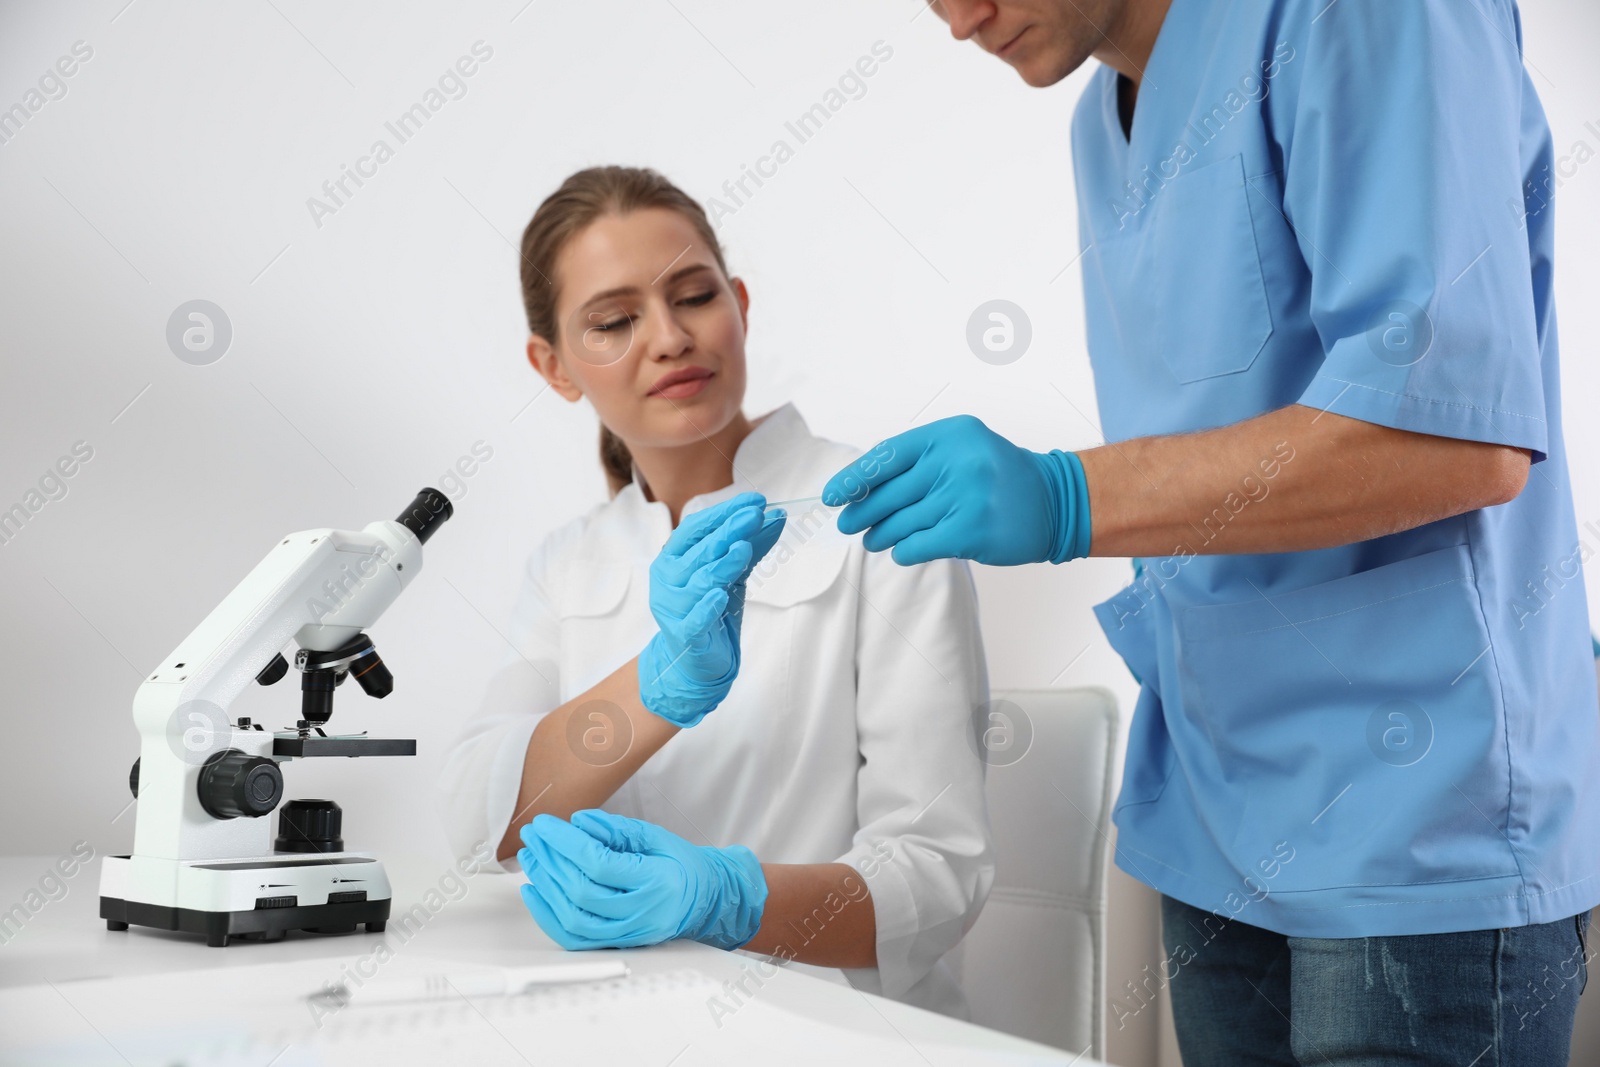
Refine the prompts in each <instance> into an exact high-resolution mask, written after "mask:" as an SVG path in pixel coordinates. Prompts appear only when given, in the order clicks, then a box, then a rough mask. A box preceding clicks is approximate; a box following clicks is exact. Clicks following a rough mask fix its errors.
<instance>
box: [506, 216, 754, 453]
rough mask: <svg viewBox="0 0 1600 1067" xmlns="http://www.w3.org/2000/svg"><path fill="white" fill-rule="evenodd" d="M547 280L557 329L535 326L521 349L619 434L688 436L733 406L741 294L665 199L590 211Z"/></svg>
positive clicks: (670, 442)
mask: <svg viewBox="0 0 1600 1067" xmlns="http://www.w3.org/2000/svg"><path fill="white" fill-rule="evenodd" d="M553 280H554V282H555V283H556V286H557V289H558V300H557V305H556V314H557V321H558V322H559V323H560V324H561V325H560V336H559V337H557V338H553V339H551V338H541V337H534V338H533V339H532V340H530V341H529V343H528V357H529V359H531V360H532V361H533V364H534V366H535V367H536V368H537V369H538V370H539V373H541V374H543V375H544V376H545V378H546V379H548V380H549V381H550V385H551V387H552V388H553V389H555V390H556V391H557V392H559V393H560V394H561V395H562V396H564V397H566V398H567V399H568V400H577V399H578V398H579V397H580V396H586V397H588V398H589V402H590V403H591V404H593V405H594V409H595V411H596V412H597V413H598V414H599V416H600V420H601V421H602V422H604V423H605V424H606V425H607V426H609V427H610V428H611V431H612V432H613V433H615V434H616V435H617V436H618V437H620V438H622V440H623V442H624V443H625V444H628V445H629V446H643V447H653V448H671V447H676V446H679V445H685V444H691V443H694V442H697V441H699V440H701V439H702V438H704V437H709V436H711V435H713V434H715V433H717V432H718V431H719V430H721V429H723V428H724V427H725V426H727V425H728V424H729V423H730V422H731V421H732V420H733V419H734V417H735V416H737V415H738V413H739V410H740V407H741V405H742V404H743V403H744V389H745V365H744V338H745V324H746V311H747V310H748V308H749V296H748V294H747V293H746V292H745V288H744V283H743V282H741V281H739V280H738V279H737V278H734V279H729V278H726V277H724V276H723V273H722V271H721V269H720V268H718V266H717V261H716V258H715V256H713V255H712V253H711V250H710V248H708V247H707V246H706V243H705V241H704V240H703V239H702V238H701V237H700V235H699V232H698V231H697V230H696V229H695V228H694V226H693V225H692V224H691V223H690V222H689V220H688V219H686V218H684V217H683V216H682V215H680V214H679V213H678V212H676V211H672V210H669V209H666V208H645V209H641V210H639V211H633V212H629V213H628V214H626V215H605V216H603V217H601V218H599V219H596V220H595V221H594V222H593V223H591V224H590V225H589V226H587V227H586V228H584V229H583V230H582V231H580V232H579V233H578V235H577V236H576V237H574V238H572V239H571V240H569V241H568V242H567V244H566V247H565V248H563V249H562V250H561V253H560V255H559V256H557V258H556V271H555V277H554V279H553Z"/></svg>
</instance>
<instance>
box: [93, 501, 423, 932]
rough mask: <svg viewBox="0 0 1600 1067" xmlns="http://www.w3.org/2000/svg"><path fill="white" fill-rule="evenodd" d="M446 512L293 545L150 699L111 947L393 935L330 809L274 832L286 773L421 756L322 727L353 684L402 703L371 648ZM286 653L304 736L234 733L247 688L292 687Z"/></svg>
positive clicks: (185, 654) (174, 661)
mask: <svg viewBox="0 0 1600 1067" xmlns="http://www.w3.org/2000/svg"><path fill="white" fill-rule="evenodd" d="M452 511H453V509H452V507H451V504H450V501H449V499H448V498H447V497H446V496H445V495H444V494H443V493H441V492H439V491H438V490H437V489H424V490H422V491H421V492H420V493H418V494H417V496H416V499H415V500H413V501H412V502H411V504H410V506H408V507H407V508H406V510H405V511H404V512H403V513H402V514H401V515H400V517H399V518H398V519H395V520H394V521H392V522H390V521H380V522H374V523H371V524H369V525H368V526H367V527H366V528H365V529H363V530H361V531H359V532H355V531H346V530H327V529H322V530H306V531H303V532H301V533H295V534H290V535H289V536H288V537H285V538H284V539H283V540H282V541H280V542H278V544H277V545H275V546H273V548H272V550H271V551H270V552H268V553H267V555H266V558H265V559H263V560H262V561H261V562H260V563H259V564H257V565H256V567H255V569H254V570H252V571H251V572H250V573H249V574H248V575H246V576H245V579H244V580H243V581H242V582H240V583H239V584H238V586H236V587H235V588H234V590H233V592H231V593H229V594H228V595H227V597H225V598H224V599H223V601H222V603H220V604H218V605H217V607H216V609H215V610H214V611H212V612H211V614H210V615H208V616H206V618H205V620H204V621H202V622H201V623H200V625H199V626H197V627H195V629H194V632H193V633H191V634H189V636H188V637H186V638H184V640H183V642H182V643H181V644H180V645H178V647H177V649H175V650H174V651H173V653H172V654H171V655H170V656H168V657H167V658H166V659H165V660H163V661H162V662H161V665H160V666H159V667H157V668H156V670H155V671H154V673H152V674H151V675H150V676H149V677H148V678H146V679H145V680H144V681H143V682H142V683H140V685H139V689H138V691H137V692H136V693H135V695H134V699H133V721H134V725H135V726H137V727H138V729H139V737H140V744H139V758H138V759H137V760H136V761H135V762H134V765H133V771H132V773H131V774H130V776H129V781H128V784H129V787H130V788H131V789H132V791H133V795H134V797H135V798H137V802H138V805H139V807H138V823H137V826H136V828H135V831H134V845H133V854H132V855H131V856H107V857H105V858H104V859H103V860H102V861H101V868H100V917H101V918H102V919H104V920H105V921H106V928H107V929H109V930H126V929H128V926H129V925H130V924H134V925H138V926H150V927H155V928H157V929H162V930H179V931H185V932H189V933H197V934H204V935H205V936H206V943H207V944H208V945H211V946H213V947H224V946H226V945H227V944H228V940H229V938H245V939H254V940H262V941H278V940H281V939H282V938H283V937H284V935H285V934H287V933H288V931H290V930H309V931H312V932H316V933H350V932H353V931H354V930H355V928H356V926H357V925H358V924H362V925H365V927H366V929H367V930H368V931H371V932H376V931H381V930H382V929H383V928H384V925H385V923H386V922H387V921H388V918H389V903H390V893H389V880H388V878H387V876H386V875H385V874H384V870H383V864H382V863H380V862H379V861H378V860H377V859H376V858H374V857H373V856H371V855H370V854H367V853H362V852H346V851H345V850H344V841H343V840H342V838H341V836H340V835H341V817H342V816H341V811H340V808H339V805H338V804H336V803H334V802H333V801H330V800H291V801H289V802H288V803H287V804H285V805H283V808H282V810H281V811H280V812H279V816H278V834H277V836H276V838H274V837H272V836H271V820H270V819H269V816H270V815H271V814H272V812H273V811H275V810H278V805H279V801H281V800H282V799H283V773H282V771H281V770H280V769H279V768H280V765H281V764H283V763H287V762H288V761H290V760H294V759H309V758H311V757H314V756H347V757H351V756H413V755H416V751H417V743H416V741H415V740H399V739H389V738H374V737H368V736H366V735H365V734H364V733H362V734H355V735H338V734H329V733H327V732H326V731H325V730H324V729H323V727H324V726H325V725H326V723H327V722H328V719H329V718H330V716H332V714H333V693H334V689H335V688H336V687H338V686H339V685H340V684H342V683H343V682H344V680H345V678H346V677H347V676H349V677H354V678H355V680H356V682H357V684H358V685H360V687H361V689H362V691H363V692H365V693H366V694H367V695H368V696H373V697H378V698H380V699H381V698H382V697H386V696H388V695H389V693H390V692H391V691H392V690H393V689H394V676H393V675H392V674H390V673H389V669H388V668H387V667H386V666H384V663H383V660H382V658H381V657H379V655H378V652H377V649H376V648H375V647H374V646H373V643H372V639H371V638H370V637H368V636H367V635H366V633H365V632H364V631H366V630H367V628H368V627H370V626H371V625H372V624H373V623H375V622H377V621H378V616H380V615H382V614H383V612H384V610H385V609H386V608H388V607H389V605H390V604H393V603H394V601H395V598H396V597H398V596H399V595H400V592H401V590H403V589H405V587H406V586H407V585H409V584H410V583H411V581H412V580H413V579H414V578H415V577H416V576H417V573H418V572H419V571H421V570H422V546H423V545H424V544H425V543H426V542H427V541H428V539H429V538H430V537H432V536H433V533H434V531H435V530H437V529H438V528H439V525H440V524H441V523H443V522H444V521H445V520H447V519H448V518H450V516H451V513H452ZM291 640H292V641H293V642H294V644H295V646H297V647H296V649H295V652H294V667H295V669H296V670H298V671H299V672H300V699H301V709H300V718H299V720H298V721H297V723H296V724H295V727H294V729H281V730H267V729H265V728H263V727H262V725H261V724H260V723H253V722H251V721H250V720H249V719H248V718H243V717H241V718H239V719H237V720H234V719H232V718H230V716H229V712H228V706H229V705H230V704H232V703H233V701H234V700H235V699H236V698H237V697H238V696H239V694H240V693H241V692H243V691H244V689H245V688H246V687H247V686H249V685H250V684H251V682H256V683H258V684H260V685H272V684H273V683H275V682H277V681H279V680H281V679H282V678H283V677H284V676H285V675H286V674H288V672H289V661H288V660H286V659H285V658H284V656H283V649H284V648H285V646H286V645H288V643H289V642H290V641H291Z"/></svg>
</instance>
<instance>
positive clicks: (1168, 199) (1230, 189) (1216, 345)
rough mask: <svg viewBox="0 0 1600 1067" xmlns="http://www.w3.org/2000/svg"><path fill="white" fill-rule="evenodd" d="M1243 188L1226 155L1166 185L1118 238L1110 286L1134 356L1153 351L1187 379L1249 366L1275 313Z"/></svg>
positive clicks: (1239, 167) (1239, 169) (1147, 360)
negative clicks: (1136, 222) (1144, 214)
mask: <svg viewBox="0 0 1600 1067" xmlns="http://www.w3.org/2000/svg"><path fill="white" fill-rule="evenodd" d="M1249 196H1250V191H1249V185H1248V183H1247V182H1246V181H1245V176H1244V160H1243V157H1241V156H1232V157H1230V158H1228V159H1224V160H1221V161H1219V162H1216V163H1211V164H1208V165H1206V166H1204V167H1201V168H1199V169H1198V170H1193V171H1190V172H1189V173H1187V174H1180V175H1179V176H1178V177H1177V178H1175V179H1173V180H1172V181H1171V182H1169V183H1168V184H1167V185H1165V186H1163V187H1162V188H1161V189H1159V190H1158V191H1157V192H1156V193H1155V194H1154V199H1153V200H1152V201H1151V203H1150V205H1149V207H1148V208H1147V210H1148V211H1149V212H1150V216H1149V218H1148V219H1146V220H1145V221H1144V225H1143V226H1142V227H1139V226H1135V227H1134V228H1133V231H1132V232H1131V233H1130V234H1129V235H1127V236H1126V237H1124V238H1121V239H1119V241H1118V244H1120V245H1122V246H1123V247H1122V250H1121V251H1120V252H1118V253H1116V258H1117V259H1118V260H1120V267H1119V269H1118V273H1119V274H1121V275H1122V277H1121V278H1119V279H1118V281H1119V283H1120V284H1117V285H1113V286H1111V287H1110V292H1111V293H1112V294H1113V299H1115V300H1116V301H1117V302H1118V303H1119V304H1120V305H1121V306H1119V307H1118V308H1117V309H1116V310H1117V318H1118V320H1119V325H1120V326H1121V327H1122V330H1123V337H1124V340H1125V342H1126V346H1127V349H1128V350H1129V352H1130V355H1133V358H1135V359H1139V361H1140V362H1141V363H1142V364H1144V365H1147V366H1152V367H1153V366H1157V365H1158V364H1157V363H1156V362H1155V360H1153V359H1152V358H1151V357H1152V356H1155V357H1158V358H1159V360H1160V363H1164V364H1165V366H1166V369H1167V370H1169V371H1170V372H1171V373H1172V376H1173V377H1174V378H1176V379H1177V380H1178V381H1179V382H1183V383H1185V384H1187V383H1191V382H1198V381H1203V380H1205V379H1207V378H1214V377H1217V376H1218V375H1223V374H1236V373H1239V372H1241V371H1245V370H1248V369H1250V366H1251V365H1252V364H1253V363H1254V362H1255V360H1256V356H1257V355H1259V354H1260V352H1261V350H1262V348H1263V347H1264V346H1265V345H1266V343H1267V338H1268V337H1270V336H1271V335H1272V312H1271V309H1270V307H1269V306H1268V303H1267V288H1266V282H1265V280H1264V279H1263V277H1262V273H1261V258H1260V255H1259V252H1258V250H1257V246H1256V236H1255V224H1254V222H1253V221H1252V220H1251V217H1250V203H1249V199H1248V198H1249ZM1140 350H1142V351H1140ZM1135 353H1137V354H1135Z"/></svg>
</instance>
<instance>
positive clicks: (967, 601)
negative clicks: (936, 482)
mask: <svg viewBox="0 0 1600 1067" xmlns="http://www.w3.org/2000/svg"><path fill="white" fill-rule="evenodd" d="M522 289H523V298H524V303H525V305H526V310H527V316H528V325H529V329H530V332H531V335H532V336H531V339H530V340H529V342H528V358H529V360H530V362H531V363H532V364H533V366H534V368H535V369H536V370H537V371H538V372H539V374H541V375H542V376H543V377H544V378H545V380H546V381H547V382H548V383H549V385H550V388H551V389H552V390H553V391H554V392H555V393H557V394H558V395H560V396H561V397H563V398H564V399H566V400H568V401H572V402H576V401H578V400H579V399H580V398H587V399H588V400H589V402H590V403H591V404H592V405H593V407H594V409H595V411H596V413H597V414H598V415H599V417H600V421H601V423H602V432H601V450H600V451H601V458H602V463H603V466H604V469H605V473H606V476H607V479H608V482H609V483H610V487H611V490H612V499H611V500H610V501H609V502H607V503H605V504H602V505H601V506H599V507H597V508H595V509H594V510H593V511H591V512H590V513H589V514H587V515H585V516H584V517H582V518H580V519H578V520H576V521H574V522H572V523H570V524H569V525H567V526H565V527H562V528H561V529H559V530H557V531H556V532H555V533H553V534H551V535H550V536H549V537H548V538H547V539H546V541H545V542H544V544H543V545H542V546H541V547H540V548H539V549H538V550H537V551H535V552H534V553H533V555H532V556H531V558H530V559H529V562H528V567H527V572H526V576H525V579H524V584H523V588H522V592H521V597H520V600H519V602H518V605H517V608H516V612H515V619H514V624H513V633H512V641H513V643H514V645H515V646H516V654H515V655H512V656H509V657H508V661H507V663H506V664H505V666H504V667H503V668H502V669H501V670H500V671H499V672H498V673H497V675H496V676H495V678H494V679H493V681H492V683H491V685H490V694H489V698H488V699H487V701H486V702H485V706H484V709H483V711H482V712H481V713H480V714H479V716H478V717H477V719H476V721H474V722H473V723H472V724H471V725H470V727H469V729H468V730H467V731H466V733H465V734H464V736H463V738H462V739H461V741H460V742H459V743H458V745H457V747H456V748H455V750H454V751H453V752H452V754H451V756H450V759H449V762H448V766H447V769H446V772H445V781H444V786H445V792H446V794H447V800H446V804H445V809H446V810H447V812H448V813H449V816H448V817H449V820H450V823H451V833H452V837H453V843H454V844H455V846H456V848H457V850H458V852H464V851H466V850H467V849H468V848H469V847H470V845H471V843H472V842H473V841H477V840H487V841H495V842H498V843H499V846H498V856H499V858H500V860H501V861H502V864H504V865H505V866H506V867H507V868H508V869H513V870H514V869H515V867H513V866H512V863H513V861H515V862H517V863H518V864H519V865H520V866H521V868H522V869H523V871H524V872H525V873H526V874H527V877H528V885H526V886H524V887H523V896H524V900H525V901H526V903H527V905H528V908H529V910H530V912H532V914H533V916H534V918H535V919H536V920H537V921H538V922H539V925H540V926H541V927H542V928H543V929H544V930H545V932H546V933H547V934H549V935H550V936H551V937H552V939H554V940H555V941H556V942H557V943H559V944H561V945H563V946H565V947H568V948H585V947H599V946H606V945H639V944H650V943H655V942H659V941H663V940H668V939H671V938H674V937H692V938H694V939H697V940H701V941H704V942H707V943H710V944H715V945H719V946H722V947H726V948H735V947H743V948H746V949H749V950H752V951H756V952H760V953H764V954H768V955H773V956H777V957H780V958H783V959H785V960H790V959H793V960H797V961H799V962H800V963H802V964H814V965H818V966H821V967H829V968H842V969H844V970H845V971H846V976H847V977H848V979H849V980H850V981H851V983H852V984H853V985H855V986H857V987H858V988H861V989H865V990H868V991H872V992H881V993H882V994H884V995H886V996H890V997H894V998H897V999H901V1000H905V1001H907V1002H910V1003H915V1004H919V1005H921V1006H924V1007H929V1008H933V1009H935V1010H940V1011H944V1012H947V1013H950V1014H955V1015H963V1014H964V1013H965V1008H964V1004H963V1001H962V999H961V995H960V991H959V989H958V987H957V986H956V984H955V981H954V979H953V977H952V975H951V974H950V973H949V972H948V971H947V970H946V969H945V968H944V967H943V965H941V964H940V958H941V957H942V956H943V955H944V954H945V953H946V952H947V951H949V950H950V949H951V948H952V947H953V946H954V945H955V944H956V942H957V941H958V940H959V939H960V938H961V936H962V934H963V933H965V931H966V930H967V929H968V928H969V927H970V926H971V925H972V922H973V921H974V920H975V919H976V917H977V914H978V910H979V909H980V907H981V906H982V904H983V901H984V898H985V897H986V895H987V893H988V890H989V886H990V884H991V882H992V880H993V859H992V852H991V844H990V839H989V829H988V822H987V814H986V810H985V807H984V798H983V764H982V761H981V760H980V759H979V757H978V753H977V748H976V746H975V744H974V742H973V740H972V727H971V723H972V718H973V713H974V709H976V708H978V707H979V706H980V705H981V704H982V703H983V702H984V701H985V700H986V699H987V681H986V675H985V666H984V658H983V649H982V644H981V639H980V636H979V633H978V627H977V609H976V602H975V597H974V591H973V587H972V582H971V578H970V575H969V573H968V572H967V570H966V569H965V565H964V564H961V563H958V562H951V561H942V562H939V563H935V564H929V565H925V566H920V567H901V566H898V565H896V564H895V563H894V562H893V561H891V560H890V559H889V558H888V557H887V556H886V555H877V556H874V555H869V554H868V553H867V552H865V551H864V550H863V549H862V547H861V545H860V544H859V542H855V541H850V540H847V539H845V538H843V537H842V536H840V535H839V534H838V533H837V530H836V529H834V528H833V526H832V520H831V515H829V514H828V513H827V512H826V511H825V510H824V509H822V508H820V506H819V505H815V504H813V505H811V506H810V507H809V508H797V509H796V512H795V514H794V515H793V516H792V517H791V518H790V519H789V521H788V523H787V525H784V524H783V522H782V521H781V518H779V517H778V516H779V515H780V514H781V513H777V512H769V513H766V514H764V513H763V508H764V507H765V504H766V500H767V499H771V500H788V499H795V498H802V497H808V496H814V495H815V494H816V493H817V492H818V491H819V489H820V487H821V485H822V483H823V481H824V480H825V479H826V478H827V476H828V475H829V474H831V473H832V472H834V471H835V470H837V469H839V467H840V466H841V465H843V464H844V463H847V462H849V461H850V460H851V459H852V458H854V457H855V456H856V455H857V453H856V452H855V451H854V450H852V449H849V448H846V447H844V446H842V445H838V444H834V443H832V442H829V441H825V440H822V439H820V438H817V437H814V436H812V435H811V433H810V432H809V431H808V430H807V428H806V424H805V422H804V420H803V419H801V417H800V415H799V413H798V412H797V411H796V410H795V409H794V407H793V406H785V407H782V408H779V409H778V410H776V411H774V412H771V413H769V414H767V415H765V416H762V417H760V418H757V419H749V418H747V417H746V416H745V414H744V412H743V410H742V404H743V399H744V391H745V370H746V368H745V337H746V330H747V326H748V319H747V312H748V308H749V293H748V291H747V289H746V288H745V285H744V283H743V282H742V281H740V280H739V279H738V278H734V277H731V276H730V275H729V274H728V271H727V268H726V265H725V263H724V261H723V256H722V252H721V249H720V248H719V246H718V243H717V240H716V237H715V236H714V234H713V232H712V229H711V226H710V223H709V222H708V221H707V219H706V216H705V213H704V212H703V210H702V209H701V207H700V205H699V204H697V203H695V202H694V201H693V200H692V199H690V198H689V197H688V196H686V195H685V194H684V193H682V192H681V191H680V190H678V189H677V188H676V187H675V186H673V185H672V184H671V183H670V182H668V181H666V180H665V179H664V178H662V177H661V176H660V175H658V174H656V173H654V172H652V171H648V170H639V169H632V168H622V167H601V168H594V169H590V170H585V171H581V172H579V173H577V174H574V175H572V176H571V177H570V178H568V179H567V180H566V182H565V183H563V184H562V186H561V188H560V189H558V190H557V191H556V192H555V193H554V194H553V195H552V196H550V197H549V198H548V199H547V200H545V201H544V203H543V204H542V205H540V207H539V209H538V211H537V212H535V214H534V216H533V219H532V221H530V222H529V224H528V227H527V230H526V232H525V233H524V234H523V239H522ZM780 533H781V535H782V536H781V539H780V536H779V535H780ZM663 546H665V547H663ZM641 650H642V651H641ZM735 678H736V680H735ZM602 804H603V805H605V807H606V809H607V810H606V811H605V812H599V811H589V810H584V809H594V808H598V807H599V806H600V805H602ZM608 812H609V813H610V814H608ZM569 819H570V821H568V820H569ZM691 842H692V843H691ZM757 857H759V860H758V859H757Z"/></svg>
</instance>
